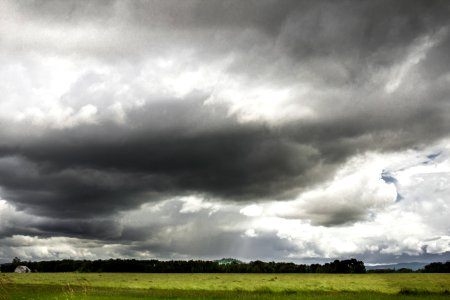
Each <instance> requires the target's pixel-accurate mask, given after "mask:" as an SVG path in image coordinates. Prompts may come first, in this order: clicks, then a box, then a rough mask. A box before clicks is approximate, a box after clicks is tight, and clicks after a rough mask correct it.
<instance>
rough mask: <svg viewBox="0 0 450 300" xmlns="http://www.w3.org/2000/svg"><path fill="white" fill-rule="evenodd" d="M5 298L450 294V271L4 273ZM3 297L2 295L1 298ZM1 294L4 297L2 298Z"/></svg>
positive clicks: (419, 296)
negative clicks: (425, 272) (428, 272)
mask: <svg viewBox="0 0 450 300" xmlns="http://www.w3.org/2000/svg"><path fill="white" fill-rule="evenodd" d="M2 278H4V280H3V281H6V280H7V281H8V282H7V283H5V284H3V289H4V293H2V294H3V295H4V297H8V298H5V299H111V300H113V299H114V300H116V299H212V298H213V299H394V298H395V299H423V298H427V299H446V298H449V297H450V293H449V291H450V274H421V273H417V274H359V275H357V274H345V275H344V274H342V275H340V274H148V273H146V274H136V273H31V274H11V273H9V274H2ZM0 299H1V298H0ZM2 300H3V299H2Z"/></svg>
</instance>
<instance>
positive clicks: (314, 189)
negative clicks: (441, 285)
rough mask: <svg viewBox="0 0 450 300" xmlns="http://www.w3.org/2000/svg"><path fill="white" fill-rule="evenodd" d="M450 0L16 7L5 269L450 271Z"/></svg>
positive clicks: (2, 162)
mask: <svg viewBox="0 0 450 300" xmlns="http://www.w3.org/2000/svg"><path fill="white" fill-rule="evenodd" d="M449 53H450V2H449V1H433V0H427V1H418V0H417V1H409V0H408V1H406V0H405V1H402V0H397V1H383V0H377V1H373V0H370V1H369V0H354V1H345V0H344V1H331V0H330V1H297V0H295V1H287V0H280V1H272V0H258V1H251V0H244V1H242V0H234V1H229V0H224V1H215V0H212V1H195V0H183V1H181V0H178V1H174V0H168V1H162V0H161V1H143V0H134V1H131V0H116V1H106V0H94V1H76V0H65V1H57V0H29V1H25V0H19V1H12V0H0V95H1V96H0V262H10V261H11V260H12V258H13V257H16V256H17V257H19V258H20V259H22V260H55V259H66V258H71V259H106V258H136V259H153V258H156V259H164V260H166V259H220V258H222V257H233V258H237V259H241V260H244V261H250V260H257V259H259V260H265V261H272V260H274V261H293V262H297V263H310V262H325V261H330V260H334V259H347V258H357V259H360V260H363V261H364V262H366V263H368V264H377V263H394V262H411V261H417V262H430V261H445V260H448V259H450V218H449V215H450V196H449V195H450V56H449Z"/></svg>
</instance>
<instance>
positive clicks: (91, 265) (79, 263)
mask: <svg viewBox="0 0 450 300" xmlns="http://www.w3.org/2000/svg"><path fill="white" fill-rule="evenodd" d="M19 265H23V266H27V267H28V268H30V269H31V270H32V271H33V272H130V273H365V272H366V268H365V266H364V263H363V262H362V261H358V260H356V259H353V258H352V259H348V260H335V261H333V262H330V263H325V264H311V265H305V264H295V263H289V262H263V261H260V260H256V261H252V262H249V263H243V262H240V261H237V260H231V261H226V262H225V263H224V261H223V260H222V261H207V260H187V261H185V260H171V261H159V260H135V259H107V260H93V261H91V260H71V259H64V260H53V261H36V262H33V261H20V260H19V259H14V260H13V262H12V263H9V264H3V265H1V271H2V272H14V270H15V268H16V267H17V266H19Z"/></svg>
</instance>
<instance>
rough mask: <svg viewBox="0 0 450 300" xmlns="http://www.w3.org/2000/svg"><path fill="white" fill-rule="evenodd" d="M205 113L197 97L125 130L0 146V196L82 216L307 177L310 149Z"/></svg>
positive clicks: (264, 189)
mask: <svg viewBox="0 0 450 300" xmlns="http://www.w3.org/2000/svg"><path fill="white" fill-rule="evenodd" d="M213 109H216V110H217V108H214V107H213V108H211V107H207V106H206V107H205V106H204V105H202V104H201V102H199V101H198V100H193V101H188V100H184V101H176V102H170V103H167V102H162V103H157V104H154V105H149V106H148V107H143V108H140V109H139V111H134V112H132V113H130V115H131V116H132V117H131V119H132V120H134V122H133V123H132V124H129V125H128V126H126V127H115V126H117V125H112V124H110V123H105V124H100V125H84V126H80V127H76V128H72V129H64V130H50V131H47V132H46V133H45V134H44V135H43V136H39V138H38V139H36V140H32V139H31V140H28V141H25V142H21V143H18V144H16V145H14V147H10V145H8V144H9V143H6V145H5V144H4V145H2V147H0V148H1V149H2V152H3V153H4V156H3V157H2V159H1V160H0V178H1V179H0V181H1V186H2V194H3V197H4V198H5V199H8V200H9V201H11V202H13V203H15V205H17V207H18V208H19V209H26V210H28V211H33V212H34V213H37V214H43V215H47V214H50V215H55V216H59V217H62V216H65V217H67V216H68V217H74V216H78V217H81V218H83V217H89V216H92V215H98V214H109V213H114V212H117V211H120V210H123V209H127V208H134V207H136V206H137V205H139V204H141V203H144V202H148V201H156V200H160V199H161V198H167V197H170V196H171V195H172V196H173V195H176V194H180V193H181V194H187V193H205V194H209V195H211V196H212V197H213V198H224V199H229V200H249V199H261V200H262V199H268V198H271V197H282V196H283V194H284V193H289V192H290V191H291V190H292V189H295V188H297V187H302V186H305V185H306V183H308V182H310V181H311V180H312V179H310V178H308V176H307V175H308V173H309V172H311V171H312V170H314V167H315V166H316V165H318V164H319V162H320V161H319V156H318V152H317V150H316V149H314V148H312V147H309V146H308V145H302V144H298V143H296V142H295V141H292V140H290V139H289V138H288V137H285V136H283V135H282V134H280V133H277V132H275V131H273V130H271V129H270V128H268V127H266V126H264V125H263V124H256V125H254V124H250V125H243V124H239V123H237V122H236V121H235V120H234V118H227V117H225V116H224V115H225V114H224V113H223V114H221V111H220V110H218V112H217V113H214V112H213V111H212V110H213ZM130 115H129V117H130ZM316 176H319V177H320V176H323V175H321V174H317V175H316Z"/></svg>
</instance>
